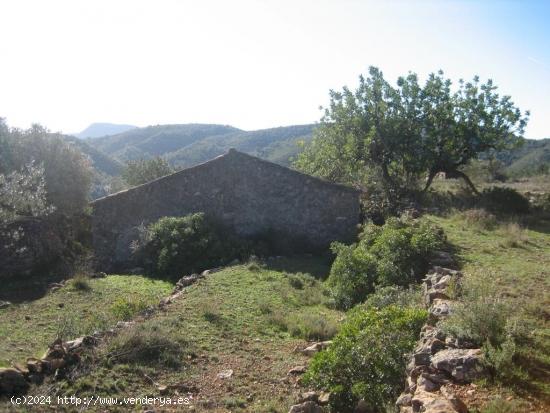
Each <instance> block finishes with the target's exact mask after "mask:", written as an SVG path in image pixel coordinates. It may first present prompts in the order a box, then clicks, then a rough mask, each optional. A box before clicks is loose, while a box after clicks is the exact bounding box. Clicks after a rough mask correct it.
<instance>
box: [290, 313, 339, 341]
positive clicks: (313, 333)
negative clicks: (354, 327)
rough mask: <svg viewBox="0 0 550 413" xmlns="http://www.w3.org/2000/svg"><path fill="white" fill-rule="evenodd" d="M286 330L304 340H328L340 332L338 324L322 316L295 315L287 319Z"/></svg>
mask: <svg viewBox="0 0 550 413" xmlns="http://www.w3.org/2000/svg"><path fill="white" fill-rule="evenodd" d="M286 327H287V328H286V330H287V331H289V332H290V334H291V335H293V336H294V337H300V338H303V339H304V340H308V341H313V340H321V341H324V340H328V339H330V338H332V337H333V336H334V335H335V334H336V332H337V331H338V325H337V323H336V322H335V321H334V320H332V319H329V318H327V317H325V316H323V315H322V314H318V313H305V314H295V315H293V316H290V317H287V318H286Z"/></svg>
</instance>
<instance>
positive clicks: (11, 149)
mask: <svg viewBox="0 0 550 413" xmlns="http://www.w3.org/2000/svg"><path fill="white" fill-rule="evenodd" d="M0 174H1V175H2V186H3V190H4V195H5V197H4V201H7V202H11V203H12V204H13V205H12V206H11V207H7V208H8V209H10V208H11V209H12V210H13V211H18V210H25V211H32V210H40V209H42V206H45V205H51V206H52V207H53V208H55V211H56V213H59V214H67V215H70V214H73V213H78V212H80V211H82V210H83V208H84V207H85V206H86V205H87V204H88V191H89V188H90V184H91V168H90V161H89V159H88V157H87V156H85V155H84V154H83V153H82V152H81V151H80V150H79V149H78V148H77V147H75V146H74V145H73V144H72V143H70V142H68V141H67V140H66V139H64V137H63V135H60V134H56V133H51V132H49V131H48V130H47V129H45V128H43V127H42V126H39V125H33V126H32V127H31V128H29V129H25V130H22V129H17V128H10V127H8V126H7V125H6V123H5V121H4V120H3V119H1V118H0ZM9 193H11V194H12V195H13V196H12V195H7V194H9ZM15 195H17V197H16V198H17V199H16V198H14V196H15ZM42 198H44V199H42ZM10 199H11V201H9V200H10ZM25 199H26V200H27V201H28V205H27V206H26V207H25V208H20V207H17V205H16V204H18V205H20V206H21V205H23V204H22V203H21V202H20V201H22V200H25ZM33 200H34V201H36V202H37V203H36V205H35V206H33V205H32V202H31V201H33ZM34 201H33V202H34ZM40 205H42V206H40Z"/></svg>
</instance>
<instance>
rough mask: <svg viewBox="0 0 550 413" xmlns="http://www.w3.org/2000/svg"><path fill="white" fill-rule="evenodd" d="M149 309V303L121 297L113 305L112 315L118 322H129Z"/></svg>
mask: <svg viewBox="0 0 550 413" xmlns="http://www.w3.org/2000/svg"><path fill="white" fill-rule="evenodd" d="M147 307H148V306H147V302H146V301H145V300H142V299H140V298H139V297H120V298H119V299H117V300H116V301H115V302H114V303H113V304H112V305H111V313H112V314H113V315H114V316H115V317H116V319H117V320H123V321H128V320H131V319H132V318H133V317H134V316H135V315H137V314H139V313H140V312H142V311H144V310H145V309H146V308H147Z"/></svg>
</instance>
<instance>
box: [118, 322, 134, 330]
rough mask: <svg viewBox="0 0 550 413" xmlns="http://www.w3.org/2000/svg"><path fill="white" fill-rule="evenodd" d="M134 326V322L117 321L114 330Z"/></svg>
mask: <svg viewBox="0 0 550 413" xmlns="http://www.w3.org/2000/svg"><path fill="white" fill-rule="evenodd" d="M134 324H135V322H134V321H119V322H118V323H116V325H115V328H120V329H122V328H128V327H132V326H133V325H134Z"/></svg>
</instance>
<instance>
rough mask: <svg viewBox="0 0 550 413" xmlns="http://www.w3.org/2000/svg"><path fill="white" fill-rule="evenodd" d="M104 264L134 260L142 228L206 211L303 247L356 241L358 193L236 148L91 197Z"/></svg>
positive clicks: (240, 230)
mask: <svg viewBox="0 0 550 413" xmlns="http://www.w3.org/2000/svg"><path fill="white" fill-rule="evenodd" d="M91 206H92V209H93V212H92V236H93V246H94V250H95V254H96V259H97V266H98V268H101V269H104V270H106V271H107V270H115V269H121V268H124V266H125V265H128V263H129V259H130V257H131V243H132V241H133V240H134V239H136V238H137V235H138V232H139V227H140V226H142V225H147V224H149V223H151V222H154V221H156V220H157V219H159V218H161V217H163V216H183V215H187V214H190V213H195V212H204V213H205V214H206V215H208V216H211V217H212V218H214V219H216V220H217V221H219V222H221V223H222V224H224V225H226V226H227V227H229V228H231V229H233V230H234V231H235V232H236V233H237V234H239V235H241V236H244V237H255V236H259V235H261V234H264V233H272V234H277V235H278V236H279V237H282V238H281V239H282V240H283V242H285V243H292V242H294V243H295V244H296V245H298V246H299V249H300V250H302V251H297V252H308V251H310V252H314V251H318V250H323V249H324V250H326V249H327V248H328V246H329V245H330V243H331V242H332V241H342V242H352V241H353V240H354V238H355V236H356V234H357V225H358V223H359V219H360V216H359V215H360V207H359V192H358V191H357V190H355V189H353V188H349V187H346V186H343V185H337V184H333V183H329V182H326V181H324V180H321V179H319V178H315V177H312V176H309V175H305V174H303V173H300V172H297V171H294V170H291V169H288V168H285V167H283V166H280V165H277V164H274V163H271V162H268V161H265V160H262V159H259V158H256V157H253V156H250V155H247V154H244V153H241V152H238V151H236V150H234V149H230V150H229V152H228V153H226V154H224V155H221V156H219V157H217V158H215V159H212V160H210V161H208V162H205V163H203V164H200V165H197V166H194V167H191V168H188V169H184V170H182V171H179V172H176V173H174V174H171V175H168V176H165V177H162V178H159V179H157V180H155V181H152V182H149V183H146V184H143V185H140V186H137V187H134V188H131V189H128V190H126V191H122V192H119V193H116V194H113V195H109V196H107V197H104V198H101V199H98V200H95V201H94V202H92V203H91Z"/></svg>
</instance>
